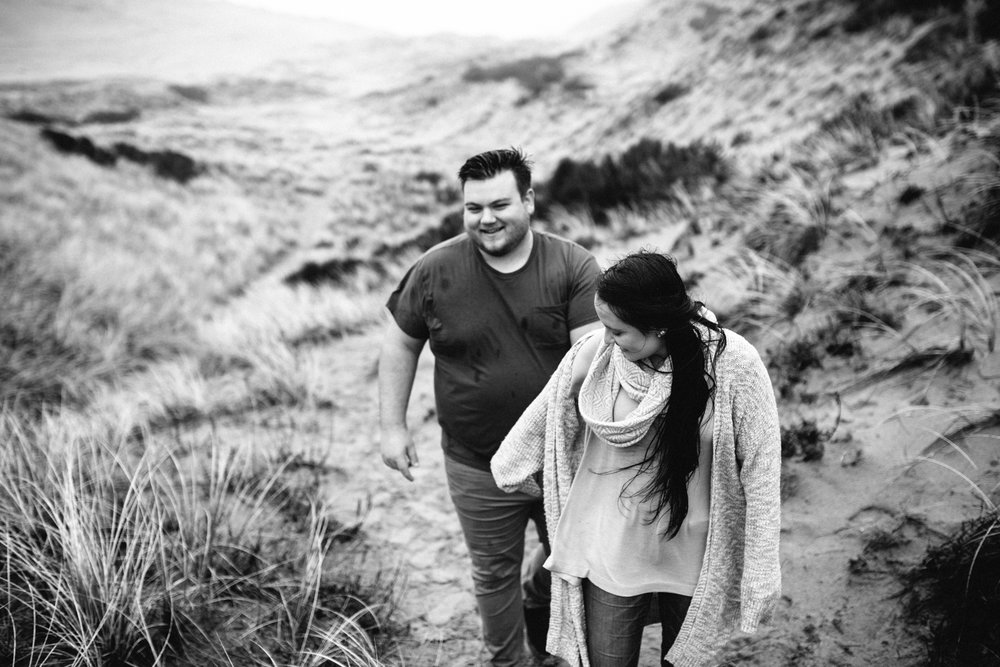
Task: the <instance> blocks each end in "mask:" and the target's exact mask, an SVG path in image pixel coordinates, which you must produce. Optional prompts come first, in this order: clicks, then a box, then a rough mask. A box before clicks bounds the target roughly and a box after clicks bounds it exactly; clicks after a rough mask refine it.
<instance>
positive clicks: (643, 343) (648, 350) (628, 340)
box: [594, 296, 667, 366]
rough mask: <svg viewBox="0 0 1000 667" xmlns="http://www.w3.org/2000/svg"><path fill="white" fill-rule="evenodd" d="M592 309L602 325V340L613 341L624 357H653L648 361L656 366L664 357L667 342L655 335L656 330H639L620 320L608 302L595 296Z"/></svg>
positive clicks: (629, 358)
mask: <svg viewBox="0 0 1000 667" xmlns="http://www.w3.org/2000/svg"><path fill="white" fill-rule="evenodd" d="M594 309H595V310H596V311H597V317H598V319H600V320H601V324H603V325H604V341H605V342H606V343H609V344H610V343H614V344H615V345H617V346H618V347H619V348H621V351H622V354H623V355H624V356H625V358H626V359H628V360H629V361H631V362H633V363H634V362H638V361H642V360H643V359H650V357H654V358H653V359H650V362H651V363H653V365H654V366H658V365H659V364H660V362H662V361H663V359H665V358H666V356H667V344H666V343H665V342H663V339H661V338H659V337H658V336H657V335H656V332H652V331H651V332H643V331H639V330H638V329H636V328H635V327H634V326H632V325H631V324H626V323H625V322H622V321H621V319H620V318H619V317H618V316H617V315H615V314H614V312H612V310H611V308H609V307H608V304H606V303H604V302H603V301H601V299H600V298H599V297H596V296H595V297H594Z"/></svg>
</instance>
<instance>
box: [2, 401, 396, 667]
mask: <svg viewBox="0 0 1000 667" xmlns="http://www.w3.org/2000/svg"><path fill="white" fill-rule="evenodd" d="M0 435H2V439H3V441H4V443H5V447H4V448H3V450H2V451H0V542H2V553H3V554H4V556H3V562H2V563H0V567H2V568H3V576H2V579H3V583H2V584H0V638H5V639H6V641H5V642H0V644H2V645H0V658H5V659H9V660H10V661H11V662H15V661H16V664H23V665H32V666H33V665H74V666H75V665H81V666H82V665H107V664H160V663H166V664H178V665H195V664H206V663H207V664H274V665H279V664H280V665H311V664H321V663H325V664H339V665H377V664H379V662H378V658H377V653H378V650H377V648H376V646H375V640H374V639H373V636H374V634H375V633H377V632H378V629H379V625H380V624H381V623H384V622H386V621H387V620H388V615H389V614H390V613H391V608H390V607H389V606H385V607H381V608H380V607H378V606H377V605H378V604H379V601H378V599H374V604H375V605H376V606H374V607H373V606H369V605H366V604H364V603H359V602H358V599H357V596H358V595H364V596H366V597H368V598H369V599H373V598H372V597H371V596H372V594H373V593H376V594H381V595H382V602H384V603H388V601H389V600H390V596H389V594H388V593H387V591H385V590H382V591H372V590H361V589H359V588H358V586H357V582H355V583H354V584H353V586H354V589H353V590H352V584H351V583H350V582H348V581H343V580H338V578H337V577H338V575H337V573H336V572H334V571H332V570H331V568H330V567H329V566H328V564H327V563H328V559H329V552H330V547H331V545H332V544H333V541H334V538H335V531H332V530H331V524H330V523H329V521H328V519H326V518H324V516H323V513H322V508H321V506H320V504H319V502H318V500H316V499H314V501H313V502H312V504H311V511H310V520H309V521H308V523H307V524H306V526H305V529H304V534H302V535H301V536H297V535H290V534H289V533H290V532H291V531H289V529H288V524H287V522H286V521H284V520H283V519H282V516H281V504H280V499H281V498H282V497H284V495H283V494H282V490H283V489H282V485H283V484H285V482H284V481H283V480H284V479H285V476H284V472H285V471H284V465H285V464H284V463H282V462H280V461H273V460H272V461H268V460H267V459H261V458H260V456H259V455H254V454H253V452H254V451H261V449H260V448H257V449H256V450H255V449H254V448H253V447H252V446H247V445H243V446H241V447H232V446H225V445H224V444H223V443H221V442H220V441H219V440H218V439H216V438H209V440H208V441H207V442H204V443H202V447H204V448H205V450H207V452H208V462H207V466H205V467H203V466H202V465H201V461H203V459H200V458H198V459H195V458H191V457H189V456H187V455H186V454H185V453H184V450H183V448H178V447H177V446H176V445H171V444H170V443H167V442H162V441H160V440H158V439H157V438H155V437H153V436H152V435H150V434H146V436H145V438H144V439H145V443H144V448H143V451H138V450H139V447H137V446H136V444H135V443H134V442H131V441H130V440H129V438H127V437H125V435H124V434H116V437H113V438H112V439H110V440H106V439H105V440H100V439H96V438H91V437H77V436H74V434H73V433H71V432H67V431H66V430H65V429H64V428H63V427H61V426H60V425H59V424H58V423H56V422H55V421H49V422H47V423H35V424H34V425H32V426H26V425H25V423H24V422H23V421H21V420H19V419H18V418H17V417H16V416H15V415H13V414H11V413H10V412H5V413H3V414H2V415H0Z"/></svg>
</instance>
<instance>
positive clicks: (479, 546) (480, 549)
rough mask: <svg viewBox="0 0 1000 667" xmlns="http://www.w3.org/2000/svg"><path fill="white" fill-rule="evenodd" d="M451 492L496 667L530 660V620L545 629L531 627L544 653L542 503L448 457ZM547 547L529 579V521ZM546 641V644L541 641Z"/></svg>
mask: <svg viewBox="0 0 1000 667" xmlns="http://www.w3.org/2000/svg"><path fill="white" fill-rule="evenodd" d="M444 468H445V474H446V475H447V477H448V489H449V491H450V492H451V499H452V502H454V503H455V510H456V511H457V513H458V520H459V523H460V524H461V525H462V532H463V533H464V535H465V544H466V546H467V547H468V549H469V556H471V558H472V583H473V588H474V589H475V593H476V602H477V604H478V606H479V616H480V619H481V620H482V624H483V641H484V642H485V644H486V650H487V651H488V652H489V654H490V660H491V662H490V664H491V665H494V666H495V667H508V666H513V665H518V664H520V663H521V662H522V660H523V659H524V655H523V654H524V639H525V618H526V617H527V619H528V620H529V622H532V623H535V624H537V625H539V626H542V625H543V626H544V627H529V628H528V636H529V637H530V638H531V639H532V640H533V641H532V645H533V647H534V648H535V649H536V650H544V646H545V631H546V629H547V627H548V619H549V584H550V575H549V571H548V570H546V569H545V568H543V567H542V563H543V562H545V554H546V552H548V534H547V533H546V531H545V512H544V510H543V508H542V499H541V498H536V497H535V496H531V495H528V494H526V493H520V492H515V493H506V492H504V491H503V490H501V489H500V488H499V487H498V486H497V485H496V482H495V481H494V479H493V475H492V474H491V473H490V471H488V470H480V469H478V468H473V467H471V466H468V465H465V464H463V463H459V462H457V461H453V460H451V459H449V458H448V457H445V464H444ZM529 519H530V520H532V521H534V522H535V528H536V529H537V531H538V535H539V537H540V538H541V541H542V545H544V548H540V549H538V550H536V552H535V553H534V554H533V555H532V557H531V560H530V562H529V566H528V568H527V572H526V573H525V575H524V581H523V591H524V592H523V593H522V580H521V563H522V560H524V531H525V529H526V528H527V527H528V520H529ZM539 638H540V642H541V643H540V645H539V644H538V643H537V642H538V641H539Z"/></svg>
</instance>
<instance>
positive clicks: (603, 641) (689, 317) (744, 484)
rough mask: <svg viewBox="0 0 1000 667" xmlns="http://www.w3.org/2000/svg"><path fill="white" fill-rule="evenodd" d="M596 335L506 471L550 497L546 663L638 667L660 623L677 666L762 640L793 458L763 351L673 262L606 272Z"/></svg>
mask: <svg viewBox="0 0 1000 667" xmlns="http://www.w3.org/2000/svg"><path fill="white" fill-rule="evenodd" d="M595 306H596V309H597V314H598V317H599V318H600V320H601V322H602V324H604V332H603V334H602V333H600V332H594V333H593V334H589V335H588V336H585V337H584V338H582V339H581V340H580V341H578V342H577V344H576V345H574V346H573V348H572V349H570V351H569V352H568V353H567V354H566V356H565V357H564V358H563V360H562V362H561V364H560V366H559V368H558V369H557V370H556V372H555V373H554V374H553V376H552V378H551V379H550V380H549V382H548V384H547V385H546V387H545V389H544V390H543V391H542V393H541V394H539V396H538V397H537V398H536V399H535V401H534V402H533V403H532V404H531V405H530V406H529V407H528V409H527V410H526V411H525V413H524V414H523V415H522V416H521V418H520V419H519V420H518V422H517V423H516V424H515V426H514V428H513V429H512V430H511V432H510V433H509V434H508V435H507V437H506V439H505V440H504V442H503V444H502V445H501V447H500V450H499V451H498V452H497V453H496V455H495V456H494V458H493V461H492V470H493V475H494V477H495V478H496V480H497V483H498V484H499V485H500V487H501V488H503V489H505V490H507V491H514V490H526V491H529V492H533V493H536V494H539V493H540V490H539V486H538V483H537V473H538V472H539V471H541V472H542V482H543V483H542V488H544V504H545V512H546V523H547V524H548V526H549V529H550V532H552V533H554V534H553V537H552V554H551V556H550V557H549V559H548V560H547V561H546V564H545V566H546V567H547V568H548V569H549V570H551V571H552V572H553V574H555V575H556V576H555V577H553V582H552V587H553V588H552V596H553V599H552V616H551V622H550V626H549V635H548V650H549V651H550V652H551V653H555V654H557V655H560V656H561V657H563V658H564V659H566V660H567V661H569V663H570V664H571V665H580V664H582V665H584V666H588V665H593V666H594V667H606V666H615V667H619V666H624V665H633V666H634V665H637V664H638V659H639V649H640V645H641V641H642V631H643V627H644V625H646V624H647V620H648V621H650V622H655V621H659V622H660V623H661V626H662V633H663V636H662V652H661V656H662V658H663V661H664V663H663V664H666V665H675V666H676V667H689V666H696V665H705V664H709V663H710V662H711V659H712V654H713V653H714V651H715V649H717V648H718V646H719V644H720V643H721V641H722V640H723V639H725V635H726V633H727V631H729V630H731V629H733V628H734V627H739V628H740V629H742V630H743V631H746V632H752V631H754V630H755V629H756V627H757V624H758V622H759V621H760V620H761V618H762V617H763V616H764V615H765V614H766V613H767V612H769V610H770V609H771V607H772V605H773V603H774V602H775V601H776V599H777V597H778V595H779V593H780V587H781V574H780V569H779V562H778V533H779V528H780V517H779V514H780V493H779V480H780V470H781V448H780V440H779V428H778V416H777V409H776V407H775V401H774V393H773V390H772V388H771V384H770V379H769V377H768V374H767V370H766V369H765V367H764V364H763V363H762V361H761V359H760V356H759V355H758V354H757V351H756V350H755V349H754V348H753V347H752V346H751V345H750V344H749V343H748V342H747V341H746V340H745V339H744V338H743V337H741V336H739V335H738V334H736V333H734V332H732V331H728V330H725V329H722V328H721V327H719V326H718V324H716V322H715V317H714V316H713V315H712V314H711V313H710V312H709V311H708V310H706V309H705V308H704V306H702V304H700V303H698V302H694V301H692V300H691V299H690V297H689V296H688V294H687V291H686V290H685V288H684V283H683V281H682V280H681V278H680V276H679V275H678V273H677V269H676V264H675V262H674V261H673V260H672V259H671V258H669V257H666V256H664V255H660V254H657V253H652V252H639V253H636V254H633V255H629V256H627V257H625V258H624V259H622V260H620V261H619V262H617V263H616V264H614V265H613V266H611V267H610V268H608V269H607V270H606V271H605V272H604V274H603V276H602V277H601V280H600V282H599V283H598V287H597V295H596V297H595Z"/></svg>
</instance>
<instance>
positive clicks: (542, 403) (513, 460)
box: [490, 378, 552, 497]
mask: <svg viewBox="0 0 1000 667" xmlns="http://www.w3.org/2000/svg"><path fill="white" fill-rule="evenodd" d="M551 387H552V379H551V378H550V379H549V382H548V383H547V384H546V385H545V388H544V389H542V391H541V393H540V394H538V396H536V397H535V400H533V401H532V402H531V403H530V404H529V405H528V407H527V409H525V411H524V412H523V413H522V414H521V416H520V417H519V418H518V420H517V421H516V422H515V423H514V426H513V428H511V430H510V432H509V433H508V434H507V436H506V437H505V438H504V439H503V442H502V443H500V449H498V450H497V452H496V454H494V455H493V458H492V460H490V470H491V471H492V473H493V479H494V480H496V483H497V486H499V487H500V488H501V489H503V490H504V491H506V492H507V493H514V492H515V491H523V492H525V493H528V494H531V495H533V496H538V497H541V495H542V488H541V486H539V484H538V480H537V477H536V474H537V473H539V472H541V470H542V461H543V456H544V453H545V415H546V407H547V405H548V394H549V391H550V390H551Z"/></svg>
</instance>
